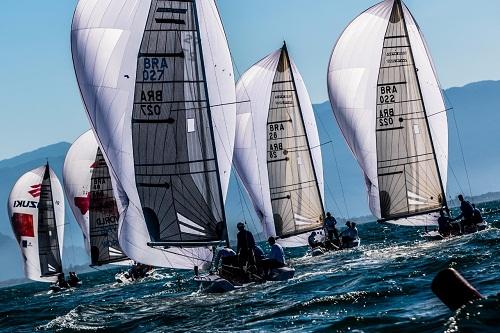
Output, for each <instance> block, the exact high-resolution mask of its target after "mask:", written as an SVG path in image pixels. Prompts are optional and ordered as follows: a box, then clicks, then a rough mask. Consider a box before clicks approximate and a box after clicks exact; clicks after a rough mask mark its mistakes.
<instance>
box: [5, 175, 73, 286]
mask: <svg viewBox="0 0 500 333" xmlns="http://www.w3.org/2000/svg"><path fill="white" fill-rule="evenodd" d="M7 208H8V212H9V218H10V221H11V225H12V230H13V231H14V235H15V237H16V240H17V242H18V245H19V247H20V249H21V254H22V256H23V261H24V272H25V275H26V277H27V278H28V279H30V280H34V281H40V282H55V281H56V280H57V274H58V273H61V272H62V262H61V258H62V252H63V239H64V194H63V190H62V187H61V184H60V183H59V180H58V179H57V177H56V175H55V173H54V172H53V171H52V169H50V168H49V167H48V165H47V166H42V167H39V168H37V169H34V170H31V171H30V172H27V173H26V174H24V175H23V176H22V177H21V178H19V180H18V181H17V182H16V184H15V185H14V187H13V188H12V191H11V193H10V196H9V201H8V207H7Z"/></svg>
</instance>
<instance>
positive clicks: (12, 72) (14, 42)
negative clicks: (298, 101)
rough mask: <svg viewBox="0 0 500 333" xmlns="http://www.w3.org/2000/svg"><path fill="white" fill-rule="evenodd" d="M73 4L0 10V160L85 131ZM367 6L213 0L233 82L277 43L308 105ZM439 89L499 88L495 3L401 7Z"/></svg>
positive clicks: (5, 4) (58, 0) (413, 2)
mask: <svg viewBox="0 0 500 333" xmlns="http://www.w3.org/2000/svg"><path fill="white" fill-rule="evenodd" d="M76 2H77V1H76V0H45V1H38V0H31V1H27V0H2V9H1V10H0V45H1V47H2V52H0V102H1V104H0V105H1V114H2V116H3V117H2V121H1V123H0V124H1V125H0V159H3V158H7V157H11V156H14V155H17V154H20V153H23V152H26V151H29V150H32V149H35V148H38V147H40V146H44V145H48V144H52V143H56V142H59V141H69V142H71V141H73V140H74V139H75V138H77V137H78V136H79V135H80V134H81V133H83V132H84V131H85V130H86V129H87V128H88V124H87V119H86V116H85V114H84V111H83V108H82V104H81V100H80V95H79V92H78V89H77V85H76V81H75V77H74V72H73V67H72V62H71V54H70V45H69V36H70V24H71V17H72V15H73V11H74V8H75V6H76ZM377 2H378V1H377V0H307V1H305V0H245V1H244V0H219V1H218V4H219V8H220V11H221V14H222V19H223V22H224V25H225V29H226V32H227V35H228V39H229V44H230V47H231V51H232V54H233V58H234V59H233V60H234V62H235V66H236V68H237V71H238V72H239V73H240V74H241V73H242V72H244V71H245V70H246V69H247V68H248V67H249V66H251V65H252V64H253V63H254V62H256V61H257V60H259V59H260V58H262V57H263V56H265V55H266V54H268V53H270V52H271V51H273V50H274V49H277V48H278V47H280V46H281V44H282V42H283V40H286V41H287V44H288V47H289V50H290V52H291V56H292V57H293V58H294V59H295V61H296V63H297V65H298V66H299V69H300V71H301V73H302V75H303V77H304V79H305V81H306V83H307V86H308V89H309V92H310V95H311V97H312V100H313V101H314V102H323V101H325V100H326V99H327V93H326V69H327V64H328V60H329V57H330V53H331V49H332V47H333V45H334V43H335V41H336V39H337V38H338V36H339V35H340V33H341V32H342V30H343V29H344V28H345V26H346V25H347V24H348V23H349V22H350V21H351V20H352V19H353V18H354V17H355V16H356V15H358V14H359V13H360V12H362V11H363V10H365V9H366V8H368V7H369V6H371V5H373V4H375V3H377ZM406 4H407V5H408V6H409V8H410V10H412V12H413V14H414V16H415V18H416V19H417V21H418V23H419V25H420V27H421V29H422V30H423V32H424V34H425V36H426V38H427V41H428V44H429V46H430V49H431V52H432V55H433V57H434V61H435V63H436V67H437V71H438V73H439V76H440V80H441V83H442V85H443V87H445V88H448V87H452V86H461V85H464V84H466V83H469V82H474V81H479V80H485V79H494V80H498V79H500V20H499V19H498V15H499V13H500V1H498V0H476V1H473V2H471V1H465V0H407V1H406Z"/></svg>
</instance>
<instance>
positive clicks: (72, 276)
mask: <svg viewBox="0 0 500 333" xmlns="http://www.w3.org/2000/svg"><path fill="white" fill-rule="evenodd" d="M79 282H80V279H79V278H78V276H77V275H76V273H75V272H69V277H68V284H69V286H70V287H73V288H74V287H76V286H78V283H79Z"/></svg>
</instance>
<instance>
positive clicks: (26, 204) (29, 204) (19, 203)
mask: <svg viewBox="0 0 500 333" xmlns="http://www.w3.org/2000/svg"><path fill="white" fill-rule="evenodd" d="M14 208H38V202H36V201H25V200H16V201H14Z"/></svg>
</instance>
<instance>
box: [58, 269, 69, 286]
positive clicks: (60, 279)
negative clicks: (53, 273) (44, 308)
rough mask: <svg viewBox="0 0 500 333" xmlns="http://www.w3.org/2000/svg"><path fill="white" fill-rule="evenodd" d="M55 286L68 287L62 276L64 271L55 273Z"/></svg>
mask: <svg viewBox="0 0 500 333" xmlns="http://www.w3.org/2000/svg"><path fill="white" fill-rule="evenodd" d="M56 286H58V287H59V288H61V289H66V288H69V284H68V282H66V279H65V278H64V273H59V274H57V282H56Z"/></svg>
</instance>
